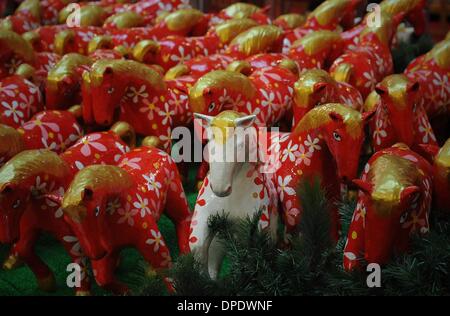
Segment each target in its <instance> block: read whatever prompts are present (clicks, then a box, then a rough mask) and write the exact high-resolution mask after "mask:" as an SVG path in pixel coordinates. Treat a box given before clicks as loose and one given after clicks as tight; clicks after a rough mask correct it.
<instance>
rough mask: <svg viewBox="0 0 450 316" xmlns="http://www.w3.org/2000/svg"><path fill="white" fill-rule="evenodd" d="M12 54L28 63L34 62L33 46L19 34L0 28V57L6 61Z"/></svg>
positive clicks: (32, 63)
mask: <svg viewBox="0 0 450 316" xmlns="http://www.w3.org/2000/svg"><path fill="white" fill-rule="evenodd" d="M14 56H15V57H19V58H20V59H21V60H22V61H23V62H25V63H28V64H30V65H34V64H35V60H36V56H35V52H34V49H33V46H31V44H30V43H29V42H28V41H27V40H25V39H24V38H23V37H22V36H20V35H19V34H17V33H15V32H13V31H9V30H5V29H0V59H1V60H2V62H6V61H9V60H10V59H12V58H13V57H14Z"/></svg>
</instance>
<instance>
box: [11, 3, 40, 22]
mask: <svg viewBox="0 0 450 316" xmlns="http://www.w3.org/2000/svg"><path fill="white" fill-rule="evenodd" d="M20 11H29V12H30V13H31V15H33V16H34V17H35V18H36V19H38V20H39V21H40V20H41V4H40V3H39V0H25V1H23V2H22V3H21V4H20V5H19V7H18V8H17V9H16V11H15V12H16V13H17V12H20Z"/></svg>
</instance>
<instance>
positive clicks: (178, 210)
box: [65, 147, 191, 291]
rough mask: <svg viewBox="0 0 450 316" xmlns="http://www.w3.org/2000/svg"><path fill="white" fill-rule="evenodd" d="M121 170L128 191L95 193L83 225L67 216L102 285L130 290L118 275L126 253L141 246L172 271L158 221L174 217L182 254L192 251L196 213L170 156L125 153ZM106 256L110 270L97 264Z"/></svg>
mask: <svg viewBox="0 0 450 316" xmlns="http://www.w3.org/2000/svg"><path fill="white" fill-rule="evenodd" d="M119 166H120V167H121V168H122V169H123V170H125V171H126V172H127V173H128V174H129V175H130V177H131V180H132V184H131V186H130V187H129V189H128V190H126V191H122V192H120V193H118V192H109V191H108V190H100V189H99V190H95V189H94V191H93V194H92V198H91V199H86V200H85V201H84V205H85V206H86V208H87V216H86V217H85V219H84V220H82V221H81V222H80V223H78V222H75V221H74V220H72V219H71V218H70V217H69V216H67V215H66V216H65V218H66V221H67V222H68V223H69V225H70V226H71V227H72V229H73V231H74V232H75V234H76V235H77V237H78V238H79V240H80V243H81V246H82V248H83V250H84V251H85V253H86V254H87V256H88V257H89V258H90V259H92V260H94V261H93V268H94V271H95V272H94V273H95V275H96V280H97V283H99V285H100V286H104V287H106V288H110V289H122V290H123V291H126V290H127V288H126V286H121V285H119V283H118V281H116V279H115V277H114V270H115V265H116V262H117V258H118V254H119V253H120V250H121V249H122V248H124V247H129V246H132V247H135V248H137V250H138V251H139V252H140V253H141V255H142V256H143V257H144V259H145V260H146V261H147V262H148V263H149V264H151V266H152V268H154V269H156V270H161V269H164V268H167V267H169V265H170V264H171V257H170V253H169V249H168V248H167V245H166V243H165V241H164V238H163V237H162V235H161V233H160V231H159V229H158V226H157V222H158V220H159V218H160V217H161V215H162V214H163V212H165V214H166V215H167V216H169V218H171V219H172V221H173V222H174V223H175V225H176V231H177V235H178V243H179V247H180V251H181V252H182V253H186V252H188V251H189V244H188V238H189V226H190V217H191V214H190V211H189V207H188V204H187V200H186V197H185V195H184V191H183V187H182V184H181V181H180V178H179V175H178V170H177V167H176V164H175V163H174V162H173V160H172V159H171V158H170V156H169V155H167V154H166V153H165V152H163V151H161V150H159V149H156V148H153V147H141V148H137V149H135V150H133V151H131V152H129V153H127V154H125V155H124V156H123V157H122V158H121V160H120V161H119ZM74 181H77V178H75V180H74ZM97 207H99V211H98V215H95V212H96V210H95V209H96V208H97ZM101 258H105V259H104V260H103V261H104V263H105V266H106V268H102V267H98V266H97V265H96V261H95V260H96V259H101Z"/></svg>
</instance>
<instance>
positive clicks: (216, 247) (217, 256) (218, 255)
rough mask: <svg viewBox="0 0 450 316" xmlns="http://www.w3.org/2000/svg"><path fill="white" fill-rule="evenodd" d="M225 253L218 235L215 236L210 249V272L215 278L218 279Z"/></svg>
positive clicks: (212, 277)
mask: <svg viewBox="0 0 450 316" xmlns="http://www.w3.org/2000/svg"><path fill="white" fill-rule="evenodd" d="M224 255H225V251H224V248H223V245H222V244H221V243H220V241H219V240H218V239H217V237H216V238H213V240H212V241H211V244H210V246H209V250H208V272H209V276H210V277H211V279H213V280H217V277H218V276H219V272H220V267H221V266H222V261H223V257H224Z"/></svg>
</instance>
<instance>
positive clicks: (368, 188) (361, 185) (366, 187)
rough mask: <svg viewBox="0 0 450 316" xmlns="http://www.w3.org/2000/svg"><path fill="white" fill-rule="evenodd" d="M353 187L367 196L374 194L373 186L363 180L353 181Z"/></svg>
mask: <svg viewBox="0 0 450 316" xmlns="http://www.w3.org/2000/svg"><path fill="white" fill-rule="evenodd" d="M352 183H353V185H355V186H356V187H357V188H358V189H359V190H361V191H363V192H364V193H366V194H370V193H371V192H372V184H371V183H369V182H367V181H364V180H361V179H354V180H352Z"/></svg>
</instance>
